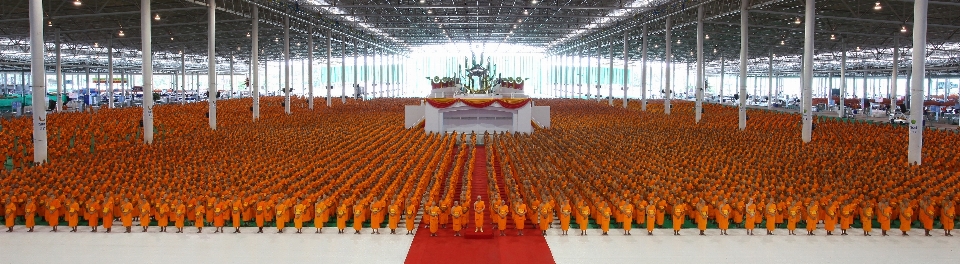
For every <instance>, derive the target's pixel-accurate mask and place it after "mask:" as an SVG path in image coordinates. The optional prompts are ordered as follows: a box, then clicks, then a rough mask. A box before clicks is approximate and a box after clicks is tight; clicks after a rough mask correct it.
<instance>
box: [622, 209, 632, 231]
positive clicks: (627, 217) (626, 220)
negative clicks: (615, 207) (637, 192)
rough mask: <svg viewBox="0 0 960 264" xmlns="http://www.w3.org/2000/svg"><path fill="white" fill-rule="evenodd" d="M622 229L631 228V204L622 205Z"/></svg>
mask: <svg viewBox="0 0 960 264" xmlns="http://www.w3.org/2000/svg"><path fill="white" fill-rule="evenodd" d="M621 218H622V219H621V220H623V230H627V231H630V230H631V229H633V204H629V203H628V204H625V205H624V206H623V216H621Z"/></svg>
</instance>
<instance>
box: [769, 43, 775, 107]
mask: <svg viewBox="0 0 960 264" xmlns="http://www.w3.org/2000/svg"><path fill="white" fill-rule="evenodd" d="M767 76H768V77H767V81H768V82H769V83H768V84H767V109H773V100H774V98H775V97H774V94H773V50H771V51H770V65H768V68H767Z"/></svg>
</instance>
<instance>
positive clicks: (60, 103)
mask: <svg viewBox="0 0 960 264" xmlns="http://www.w3.org/2000/svg"><path fill="white" fill-rule="evenodd" d="M56 31H57V33H56V37H57V50H56V51H57V69H56V74H57V112H63V90H64V89H63V68H62V67H61V66H62V64H63V58H62V56H61V55H60V49H61V46H60V30H59V29H57V30H56ZM107 49H108V50H109V53H110V54H108V55H107V61H108V64H110V65H108V66H107V68H109V69H110V77H111V78H110V79H111V81H110V85H109V89H108V90H109V91H110V108H113V49H112V47H110V44H107ZM3 81H4V82H6V81H7V80H6V79H4V80H3Z"/></svg>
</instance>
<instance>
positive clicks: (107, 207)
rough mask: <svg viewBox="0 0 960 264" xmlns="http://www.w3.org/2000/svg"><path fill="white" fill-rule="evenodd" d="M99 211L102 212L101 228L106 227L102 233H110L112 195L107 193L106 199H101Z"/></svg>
mask: <svg viewBox="0 0 960 264" xmlns="http://www.w3.org/2000/svg"><path fill="white" fill-rule="evenodd" d="M100 208H101V210H100V212H101V213H103V228H106V229H107V231H104V233H110V231H111V229H113V214H114V211H113V197H110V194H107V197H106V199H104V201H103V206H101V207H100Z"/></svg>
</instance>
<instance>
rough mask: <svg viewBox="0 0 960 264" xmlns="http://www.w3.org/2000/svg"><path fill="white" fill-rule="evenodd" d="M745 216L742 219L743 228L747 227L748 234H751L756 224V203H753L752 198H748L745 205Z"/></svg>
mask: <svg viewBox="0 0 960 264" xmlns="http://www.w3.org/2000/svg"><path fill="white" fill-rule="evenodd" d="M746 209H747V211H746V217H745V219H744V221H743V222H744V224H743V226H744V228H746V229H747V234H748V235H751V236H752V235H753V228H754V227H756V226H757V224H756V220H757V217H758V216H757V205H755V204H753V198H750V201H749V202H747V205H746Z"/></svg>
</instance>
